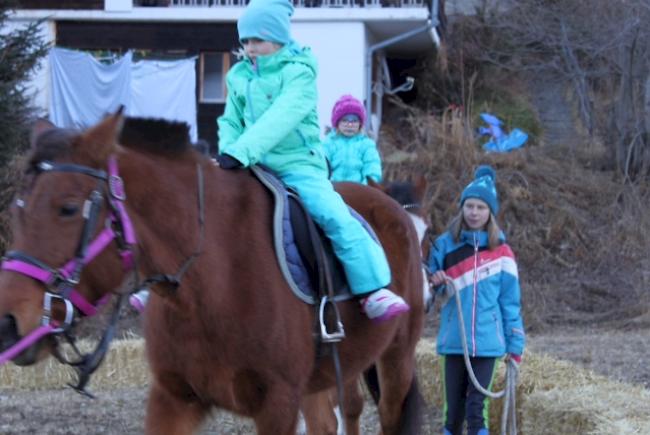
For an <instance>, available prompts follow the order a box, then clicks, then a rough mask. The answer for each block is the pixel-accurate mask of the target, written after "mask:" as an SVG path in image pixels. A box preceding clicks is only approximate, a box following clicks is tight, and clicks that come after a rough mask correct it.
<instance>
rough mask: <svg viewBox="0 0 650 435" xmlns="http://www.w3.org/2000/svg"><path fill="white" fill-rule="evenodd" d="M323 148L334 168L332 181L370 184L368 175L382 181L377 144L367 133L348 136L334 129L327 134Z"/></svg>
mask: <svg viewBox="0 0 650 435" xmlns="http://www.w3.org/2000/svg"><path fill="white" fill-rule="evenodd" d="M323 148H325V156H326V157H327V159H328V160H329V162H330V165H331V168H332V176H331V179H332V181H353V182H355V183H363V184H368V181H367V177H370V178H372V179H373V180H374V181H376V182H380V181H381V158H380V157H379V152H378V151H377V145H376V144H375V141H374V140H372V139H370V138H369V137H368V136H366V135H365V134H363V133H359V134H357V135H355V136H352V137H347V136H344V135H342V134H338V133H337V132H336V130H333V131H331V132H330V133H329V134H328V135H327V138H326V139H325V142H324V143H323Z"/></svg>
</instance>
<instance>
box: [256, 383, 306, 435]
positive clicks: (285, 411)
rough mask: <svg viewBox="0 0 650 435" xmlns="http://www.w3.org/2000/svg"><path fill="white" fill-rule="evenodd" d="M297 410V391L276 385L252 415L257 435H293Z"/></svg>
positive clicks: (298, 405) (298, 406) (298, 394)
mask: <svg viewBox="0 0 650 435" xmlns="http://www.w3.org/2000/svg"><path fill="white" fill-rule="evenodd" d="M299 409H300V393H299V391H294V390H292V389H291V388H289V387H288V386H280V385H276V386H275V387H274V388H273V389H272V390H270V391H268V394H266V395H265V398H264V402H263V404H262V406H261V407H260V408H259V410H258V411H257V412H256V413H255V414H254V415H253V420H254V421H255V426H256V428H257V435H295V434H296V427H297V425H298V411H299Z"/></svg>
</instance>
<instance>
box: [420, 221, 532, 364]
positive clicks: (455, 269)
mask: <svg viewBox="0 0 650 435" xmlns="http://www.w3.org/2000/svg"><path fill="white" fill-rule="evenodd" d="M501 239H502V243H501V245H499V247H497V248H496V249H493V250H490V249H489V248H488V235H487V233H486V232H485V231H462V232H461V236H460V241H458V242H455V241H454V240H453V237H452V235H451V233H449V232H446V233H444V234H442V235H441V236H440V237H438V238H437V239H436V241H435V243H434V246H433V248H432V249H431V253H430V255H429V260H428V265H429V268H430V269H431V272H432V273H433V272H435V271H437V270H444V271H445V273H446V274H447V275H448V276H449V277H450V278H451V279H453V281H454V284H455V287H456V289H457V290H458V291H459V292H460V293H459V294H460V299H461V306H462V313H463V317H464V321H465V322H464V323H465V332H466V337H467V346H468V350H469V355H470V356H472V357H474V356H483V357H499V356H502V355H504V354H505V353H512V354H516V355H521V354H522V352H523V350H524V345H525V341H526V338H525V333H524V326H523V321H522V318H521V313H520V308H521V302H520V289H519V276H518V272H517V263H516V262H515V257H514V254H513V253H512V250H511V249H510V246H508V245H507V244H506V243H505V236H504V235H503V234H501ZM437 291H438V292H443V291H444V286H441V287H440V288H439V289H437ZM440 316H441V318H440V330H439V331H438V342H437V350H438V353H439V354H452V355H459V354H462V353H463V347H462V341H461V336H460V327H459V323H458V311H457V308H456V298H455V297H452V298H450V299H449V300H448V301H447V302H446V303H445V304H444V305H443V307H442V309H441V314H440Z"/></svg>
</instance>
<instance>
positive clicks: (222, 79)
mask: <svg viewBox="0 0 650 435" xmlns="http://www.w3.org/2000/svg"><path fill="white" fill-rule="evenodd" d="M229 69H230V53H223V52H221V53H216V52H211V53H201V73H200V79H199V80H200V86H201V94H200V102H201V103H223V102H224V101H225V99H226V73H227V72H228V70H229Z"/></svg>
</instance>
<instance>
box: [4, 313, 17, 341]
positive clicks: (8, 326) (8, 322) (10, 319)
mask: <svg viewBox="0 0 650 435" xmlns="http://www.w3.org/2000/svg"><path fill="white" fill-rule="evenodd" d="M17 337H18V328H17V327H16V319H15V318H14V316H12V315H9V314H7V315H6V316H4V317H1V318H0V349H3V348H5V347H7V346H9V345H11V344H13V343H14V342H15V341H16V338H17Z"/></svg>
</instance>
